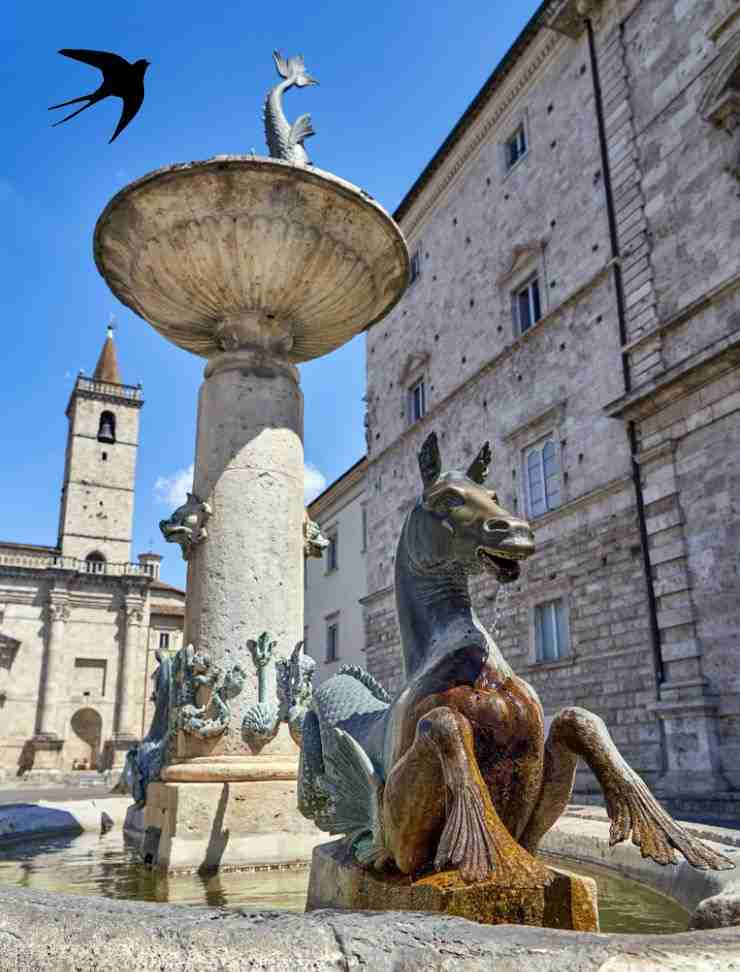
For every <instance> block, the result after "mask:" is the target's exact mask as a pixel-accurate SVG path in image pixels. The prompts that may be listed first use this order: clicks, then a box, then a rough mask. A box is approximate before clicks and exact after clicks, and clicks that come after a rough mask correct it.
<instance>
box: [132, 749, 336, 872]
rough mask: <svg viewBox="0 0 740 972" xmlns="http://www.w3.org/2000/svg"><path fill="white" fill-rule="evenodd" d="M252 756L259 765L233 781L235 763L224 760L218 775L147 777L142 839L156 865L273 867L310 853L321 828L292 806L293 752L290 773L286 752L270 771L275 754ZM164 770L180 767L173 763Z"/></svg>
mask: <svg viewBox="0 0 740 972" xmlns="http://www.w3.org/2000/svg"><path fill="white" fill-rule="evenodd" d="M255 762H259V764H260V765H259V766H257V767H255V768H254V777H255V778H253V779H251V780H244V779H243V778H242V779H240V780H238V781H236V782H234V781H233V774H234V773H235V767H234V766H229V765H228V764H225V770H226V775H225V776H224V777H222V778H221V781H219V782H200V783H198V782H182V781H180V782H160V783H150V784H149V787H148V788H147V802H146V809H145V813H144V840H143V847H144V852H145V853H146V854H147V855H148V856H150V858H151V859H150V861H149V863H151V865H152V866H153V867H154V868H155V869H156V870H158V871H161V872H175V871H212V870H217V869H218V868H221V867H234V868H236V867H270V866H274V867H277V866H280V865H287V864H298V863H307V862H308V861H310V860H311V853H312V851H313V849H314V847H315V846H316V845H317V844H318V843H319V842H320V841H321V840H323V839H324V835H323V834H322V833H321V832H320V831H319V830H317V829H316V827H315V826H314V825H313V824H312V823H311V822H310V821H309V820H306V819H305V818H304V817H302V816H301V814H300V813H299V812H298V810H297V808H296V769H297V765H296V764H297V760H296V759H295V758H294V759H293V767H292V774H291V773H289V772H288V770H289V767H288V766H287V760H286V759H285V758H279V759H277V760H275V762H276V763H279V764H280V765H276V766H275V767H274V776H273V778H270V764H271V763H272V762H273V760H270V759H269V758H265V757H263V758H262V759H260V758H259V757H257V758H256V759H255ZM187 765H188V764H183V766H187ZM215 769H216V765H214V764H211V765H210V766H209V770H210V771H213V770H215ZM168 770H173V771H175V772H177V767H169V768H168ZM194 770H195V766H193V765H192V764H191V765H190V772H192V771H194ZM244 773H245V771H244V769H242V771H241V775H242V777H243V776H244ZM229 774H231V776H230V775H229ZM211 779H213V777H211Z"/></svg>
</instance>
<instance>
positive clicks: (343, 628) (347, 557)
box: [303, 456, 367, 685]
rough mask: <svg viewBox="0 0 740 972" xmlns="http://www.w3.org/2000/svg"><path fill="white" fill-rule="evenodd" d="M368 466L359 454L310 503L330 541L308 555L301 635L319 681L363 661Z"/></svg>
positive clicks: (309, 509)
mask: <svg viewBox="0 0 740 972" xmlns="http://www.w3.org/2000/svg"><path fill="white" fill-rule="evenodd" d="M366 468H367V462H366V460H365V457H364V456H363V457H362V459H360V460H359V462H356V463H355V464H354V466H351V467H350V468H349V469H348V470H347V472H345V473H344V474H343V475H342V476H340V477H339V479H337V480H336V481H335V482H333V483H332V484H331V485H330V486H328V487H327V488H326V489H325V490H324V491H323V493H321V495H320V496H317V497H316V499H315V500H313V502H312V503H310V504H309V506H308V515H309V517H310V518H311V520H313V522H314V523H318V525H319V526H320V527H321V532H322V534H323V536H324V537H326V539H327V540H328V541H329V546H328V548H327V549H325V550H324V553H323V556H322V557H320V558H314V557H308V558H307V559H306V573H305V585H306V590H305V599H304V602H305V615H304V628H303V637H304V642H305V645H306V650H307V651H308V653H309V654H310V655H311V657H312V658H313V659H314V661H315V662H316V671H315V673H314V684H317V685H318V684H319V683H321V682H323V681H325V680H326V679H327V678H329V676H331V675H334V674H335V673H336V672H337V671H338V670H339V669H340V668H341V667H342V665H360V666H361V667H363V668H364V667H365V664H366V663H365V624H364V616H363V607H362V600H363V598H364V597H365V596H366V594H367V575H366V571H365V562H366V559H367V557H366V555H367V510H366V505H365V472H366Z"/></svg>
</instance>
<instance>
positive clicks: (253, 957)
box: [0, 800, 740, 972]
mask: <svg viewBox="0 0 740 972" xmlns="http://www.w3.org/2000/svg"><path fill="white" fill-rule="evenodd" d="M106 802H107V801H104V800H99V801H96V805H97V808H98V810H100V808H102V807H103V806H104V805H105V803H106ZM67 806H69V805H65V809H66V808H67ZM111 816H113V814H111ZM115 816H116V817H119V816H120V814H116V815H115ZM686 826H688V827H690V828H691V829H693V830H695V831H697V832H698V833H700V835H701V836H702V837H703V838H704V839H708V840H709V841H710V842H712V843H714V845H715V847H716V849H718V850H721V851H722V853H725V854H727V855H728V856H730V857H731V858H732V857H735V856H737V858H738V860H739V861H740V846H738V845H740V833H738V832H737V831H732V830H725V829H721V828H713V827H704V826H702V825H694V824H688V825H686ZM608 830H609V828H608V822H607V820H606V817H605V814H604V813H603V811H600V810H598V809H597V808H592V807H589V808H571V810H570V811H569V812H568V814H567V815H566V816H564V817H563V818H561V820H560V821H558V823H557V825H556V826H555V827H554V828H553V830H552V831H551V832H550V833H549V834H548V835H547V837H546V840H545V846H544V847H543V849H544V850H547V851H548V852H551V853H554V854H557V855H562V856H568V857H569V858H571V859H572V858H576V859H580V860H582V861H586V862H589V863H596V864H602V865H605V866H607V867H610V868H612V869H614V870H616V871H618V872H620V873H622V874H626V875H627V876H630V877H634V878H636V879H637V880H640V881H642V882H643V883H645V884H647V885H650V886H652V887H654V888H656V889H658V890H663V891H664V892H665V893H667V894H669V895H670V896H671V897H674V898H676V899H677V900H679V901H680V902H681V903H682V904H683V905H684V907H686V908H688V909H689V910H691V911H693V912H695V917H697V916H699V915H701V914H702V913H703V914H704V917H706V918H708V919H710V920H715V921H716V920H722V918H723V916H724V919H727V918H728V917H731V915H732V907H733V903H734V908H735V914H736V915H737V906H738V902H740V878H739V877H738V876H737V872H732V871H725V872H712V871H695V870H693V869H692V868H689V867H688V865H680V866H679V867H677V868H660V867H657V866H656V865H651V864H650V862H647V861H643V859H642V858H641V857H640V853H639V850H638V849H637V848H635V847H633V846H632V845H631V844H621V845H618V846H617V847H614V848H609V846H608ZM713 838H714V840H713ZM718 899H720V903H721V904H722V903H723V904H724V905H725V908H724V910H723V909H722V908H720V909H717V908H716V907H715V908H714V909H712V908H711V907H710V908H707V904H710V905H711V904H712V903H714V904H715V905H716V903H717V900H718ZM31 929H32V931H30V930H31ZM216 956H218V960H219V962H220V965H219V968H220V969H222V970H232V969H233V970H237V969H238V970H239V972H241V970H242V969H243V968H244V963H245V961H247V960H248V961H249V962H250V963H251V965H250V968H255V969H263V970H273V969H274V970H278V969H281V970H282V969H285V970H290V972H298V970H301V969H312V970H316V972H323V970H327V972H328V970H330V969H331V970H350V969H362V968H366V969H373V970H377V972H385V970H388V972H391V970H394V972H395V970H397V969H399V968H401V967H403V969H404V970H405V972H417V970H418V972H422V970H424V972H431V970H453V969H454V970H455V972H457V970H464V972H467V970H471V972H472V970H475V972H478V970H480V972H483V970H486V972H490V970H491V969H493V968H495V969H496V970H497V972H515V970H516V972H519V970H526V969H529V968H536V969H537V972H566V970H567V972H572V970H573V969H576V968H577V969H578V970H579V972H591V970H593V972H596V970H600V972H661V970H666V972H668V970H672V972H732V970H735V972H738V970H740V927H725V928H710V929H707V930H701V931H691V932H684V933H681V934H673V935H626V934H621V935H620V934H612V935H600V934H589V933H580V932H564V931H556V930H552V929H538V928H527V927H523V926H519V925H497V926H483V925H477V924H474V923H472V922H469V921H466V920H465V919H462V918H447V917H442V916H436V915H429V914H426V915H423V914H412V913H407V912H403V913H401V912H382V913H358V912H338V911H321V912H313V913H311V914H308V915H299V914H295V913H288V912H283V913H280V912H270V913H260V914H250V913H247V912H235V911H233V910H228V911H227V910H225V909H219V908H205V907H195V906H187V907H183V906H178V905H153V904H147V903H140V902H131V901H120V900H115V899H109V898H85V897H82V896H80V895H75V894H66V893H50V892H43V891H32V890H26V889H24V888H20V887H17V886H14V885H9V884H0V972H6V970H8V972H10V970H11V969H12V970H13V972H17V969H19V968H22V969H24V970H26V969H27V970H29V972H52V970H53V972H58V970H61V969H65V968H70V969H71V968H74V969H76V970H78V972H92V970H95V972H104V970H111V972H113V970H118V969H120V968H132V969H133V968H135V969H137V970H150V969H151V970H155V969H156V970H158V972H159V970H160V969H161V968H162V967H166V968H169V969H177V970H179V972H191V970H192V972H195V970H201V969H205V968H212V967H213V962H214V960H215V957H216Z"/></svg>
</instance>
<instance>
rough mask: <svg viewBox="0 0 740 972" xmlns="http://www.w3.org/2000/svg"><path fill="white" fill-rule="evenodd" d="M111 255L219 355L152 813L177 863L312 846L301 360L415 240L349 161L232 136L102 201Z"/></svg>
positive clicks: (384, 287) (204, 350)
mask: <svg viewBox="0 0 740 972" xmlns="http://www.w3.org/2000/svg"><path fill="white" fill-rule="evenodd" d="M95 259H96V262H97V265H98V269H99V270H100V272H101V273H102V274H103V276H104V277H105V279H106V281H107V282H108V284H109V285H110V287H111V289H112V290H113V292H114V293H115V294H116V296H118V297H119V298H120V299H121V300H122V301H123V302H124V303H125V304H126V305H127V306H129V307H130V308H131V309H132V310H134V311H135V312H136V313H137V314H139V315H140V316H142V317H144V318H145V319H146V320H147V321H149V322H150V323H151V324H152V325H153V326H154V327H155V328H156V329H157V330H158V331H159V332H160V333H161V334H163V335H164V336H165V337H166V338H167V339H169V340H171V341H172V342H173V343H174V344H176V345H178V346H179V347H180V348H183V349H185V350H187V351H190V352H192V353H195V354H198V355H200V356H201V357H203V358H205V359H206V360H207V364H206V367H205V374H204V381H203V384H202V387H201V389H200V396H199V403H198V428H197V434H196V446H195V476H194V484H193V492H192V494H191V495H190V496H189V498H188V501H187V503H185V504H184V505H183V506H182V507H180V508H179V509H178V510H176V511H175V512H174V513H173V515H172V516H171V517H170V518H169V520H166V521H163V522H162V524H161V528H162V530H163V533H164V534H165V535H166V537H167V539H169V540H173V541H176V542H177V543H178V544H180V547H181V549H182V551H183V556H184V557H185V559H186V560H187V561H188V585H187V599H186V626H185V638H186V647H185V648H184V649H183V650H182V651H181V652H180V653H178V656H177V657H176V658H175V659H174V661H173V670H174V689H173V694H172V699H173V702H172V705H171V711H170V715H171V718H170V721H169V725H170V727H171V730H172V736H173V737H174V746H171V745H170V739H171V737H170V736H169V735H168V737H167V752H166V757H167V758H166V765H165V766H164V768H163V769H161V771H159V781H158V782H157V781H152V782H149V783H148V786H147V789H146V794H147V795H146V808H145V811H144V816H143V820H142V821H141V827H142V828H143V829H144V830H145V831H146V832H147V833H148V834H149V835H150V836H149V838H148V839H152V840H153V839H154V838H152V837H151V835H152V834H154V835H155V837H156V841H154V844H153V845H152V847H153V849H152V857H153V861H154V863H155V866H157V868H158V869H159V870H163V871H164V870H177V869H179V868H181V867H182V868H190V867H196V868H197V867H201V866H204V867H209V868H213V867H219V866H220V865H222V864H229V865H236V864H273V863H274V864H280V863H285V862H286V861H301V860H307V859H308V858H309V857H310V854H311V850H312V848H313V847H314V846H315V844H317V843H319V842H320V841H321V840H322V837H321V834H320V832H319V831H318V830H317V829H316V828H315V827H314V825H313V824H312V823H310V822H309V821H308V820H306V819H305V818H303V817H302V816H301V815H300V814H299V813H298V809H297V806H296V777H297V770H298V749H297V748H296V745H295V743H294V741H293V740H294V739H295V738H298V737H299V734H300V722H299V721H298V720H299V718H300V716H299V715H298V716H296V710H298V712H299V713H300V711H301V707H305V704H306V699H307V698H308V697H309V696H310V677H311V667H310V662H307V661H306V659H305V658H304V657H302V656H301V655H300V652H296V653H295V655H293V656H292V657H291V660H290V663H288V658H289V656H291V653H292V652H293V649H294V648H295V646H296V643H297V642H299V641H300V640H301V638H302V634H303V555H304V554H303V551H304V534H303V530H304V505H303V445H302V434H303V398H302V395H301V391H300V388H299V382H298V372H297V368H296V366H297V365H298V364H300V363H301V362H303V361H310V360H312V359H314V358H317V357H320V356H322V355H325V354H328V353H329V352H331V351H333V350H334V349H335V348H338V347H340V346H341V345H343V344H344V343H345V342H346V341H348V340H350V338H352V337H353V336H354V335H356V334H358V333H359V332H360V331H362V330H363V329H364V328H366V327H368V326H370V324H372V323H374V322H375V321H377V320H379V319H380V318H381V317H383V316H384V315H385V314H386V313H387V312H388V311H389V310H390V309H391V308H392V307H393V306H394V304H395V303H396V302H397V301H398V299H399V298H400V296H401V294H402V293H403V290H404V288H405V286H406V283H407V279H408V266H409V260H408V252H407V250H406V245H405V243H404V240H403V237H402V235H401V233H400V231H399V229H398V227H397V226H396V225H395V223H394V222H393V220H392V219H391V218H390V217H389V216H388V214H387V213H386V212H385V210H383V209H382V207H381V206H379V205H378V204H377V203H376V202H375V201H374V200H373V199H371V198H370V197H369V196H368V195H367V193H365V192H363V191H362V190H360V189H358V188H357V187H356V186H353V185H351V184H350V183H347V182H344V181H343V180H342V179H338V178H337V177H336V176H334V175H332V174H331V173H328V172H322V171H320V170H318V169H315V168H313V167H311V166H308V165H305V164H301V163H299V162H291V161H283V160H278V159H274V158H273V159H266V158H259V157H254V156H218V157H216V158H215V159H211V160H208V161H206V162H196V163H192V164H189V165H177V166H171V167H169V168H166V169H162V170H160V171H158V172H154V173H152V174H150V175H148V176H145V177H144V178H142V179H139V180H138V181H137V182H135V183H133V184H132V185H130V186H127V187H126V188H124V189H123V190H121V192H120V193H118V195H117V196H115V197H114V198H113V199H112V200H111V202H110V203H109V204H108V206H107V207H106V209H105V211H104V212H103V214H102V215H101V217H100V219H99V220H98V224H97V227H96V231H95ZM263 634H266V635H267V638H266V639H263V641H261V642H260V644H262V645H263V646H264V647H265V650H267V646H269V651H270V654H271V659H272V664H273V665H274V666H275V672H276V673H277V671H279V672H280V678H279V679H277V678H272V679H271V680H268V681H269V685H265V686H263V687H264V688H265V691H264V692H263V695H264V696H265V697H264V698H260V697H259V679H258V672H257V670H256V664H255V660H254V659H253V656H252V649H251V648H250V645H252V646H254V645H255V643H256V642H257V641H259V640H260V639H261V637H262V635H263ZM273 647H274V653H273ZM288 672H290V678H287V679H286V675H287V673H288ZM294 676H295V677H294ZM278 686H282V687H284V688H283V689H282V691H283V695H290V693H296V700H293V699H292V698H286V697H283V696H280V697H279V696H278ZM294 701H296V702H298V703H299V704H298V705H297V706H295V705H294V704H293V702H294ZM291 712H292V713H293V715H292V716H291V715H290V713H291ZM289 719H292V721H291V722H290V727H289V725H288V723H287V721H286V720H289ZM289 728H290V731H289ZM139 812H140V811H139ZM157 835H159V836H157ZM145 853H146V852H145Z"/></svg>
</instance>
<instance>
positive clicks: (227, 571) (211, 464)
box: [178, 326, 303, 756]
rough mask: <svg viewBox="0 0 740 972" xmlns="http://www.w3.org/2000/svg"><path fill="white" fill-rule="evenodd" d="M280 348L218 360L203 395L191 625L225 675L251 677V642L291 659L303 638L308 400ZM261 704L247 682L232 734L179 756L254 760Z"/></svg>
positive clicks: (188, 743)
mask: <svg viewBox="0 0 740 972" xmlns="http://www.w3.org/2000/svg"><path fill="white" fill-rule="evenodd" d="M232 327H233V326H232ZM232 333H233V329H232ZM273 343H274V342H272V341H270V339H269V334H265V335H264V341H263V346H262V347H259V346H253V347H251V348H248V347H244V346H242V347H240V348H239V349H238V350H234V351H227V352H223V353H220V354H217V355H215V356H214V357H212V358H211V359H210V360H209V362H208V365H207V366H206V369H205V381H204V382H203V385H202V386H201V389H200V396H199V403H198V431H197V439H196V459H195V479H194V486H193V488H194V492H195V494H196V495H197V496H198V498H199V499H202V500H205V501H206V502H207V503H208V505H209V507H210V513H209V516H208V520H207V525H206V529H207V532H208V537H207V540H205V541H204V542H202V543H198V544H196V545H195V546H194V547H193V548H192V552H191V554H190V558H191V565H190V571H189V586H188V597H187V605H186V625H187V631H188V637H189V639H190V640H191V641H192V642H193V643H194V644H196V645H197V646H198V649H199V650H200V651H203V652H206V653H207V654H208V655H210V657H211V659H212V661H213V662H214V663H215V664H217V665H219V666H220V667H221V668H222V670H228V669H230V668H231V667H232V666H233V665H235V664H241V665H242V666H243V667H245V668H248V669H250V670H251V667H252V666H251V663H250V661H249V659H248V657H245V651H246V643H247V641H248V640H250V639H255V638H257V637H258V636H259V635H260V634H261V633H262V632H263V631H268V632H269V633H270V635H271V636H272V637H273V638H275V640H276V641H277V642H278V644H279V645H280V646H281V648H282V650H283V653H285V651H286V649H287V650H288V651H290V649H292V648H293V647H294V645H295V644H296V643H297V642H298V641H299V640H300V639H301V637H302V632H303V534H302V524H303V442H302V438H303V395H302V393H301V390H300V388H299V384H298V381H299V379H298V371H297V369H296V368H295V367H294V366H293V365H291V364H290V363H289V362H288V361H286V360H285V359H284V358H283V359H281V358H280V357H278V356H277V355H276V354H274V353H272V351H271V349H270V347H269V346H270V345H271V344H273ZM256 701H257V682H256V679H253V678H249V679H248V680H247V682H246V683H245V685H244V687H243V689H242V690H241V692H239V694H238V695H237V696H235V697H234V698H233V699H232V701H231V704H230V708H231V715H230V719H229V726H228V731H227V732H224V733H223V734H222V735H221V736H219V737H218V738H216V739H213V740H195V739H193V738H192V737H191V738H189V739H188V738H185V737H181V744H182V750H181V751H179V753H178V755H182V756H186V755H195V754H196V753H200V754H203V755H205V754H208V753H211V754H214V755H216V754H220V753H225V754H228V755H230V756H235V755H238V754H240V753H241V754H244V755H247V756H248V755H250V753H251V750H250V749H249V747H248V746H247V744H246V743H245V742H244V741H243V739H242V736H241V724H242V720H243V718H244V713H245V712H246V710H247V709H248V708H250V707H251V706H253V705H254V703H255V702H256ZM272 749H273V751H274V749H275V747H274V746H273V747H272Z"/></svg>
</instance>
